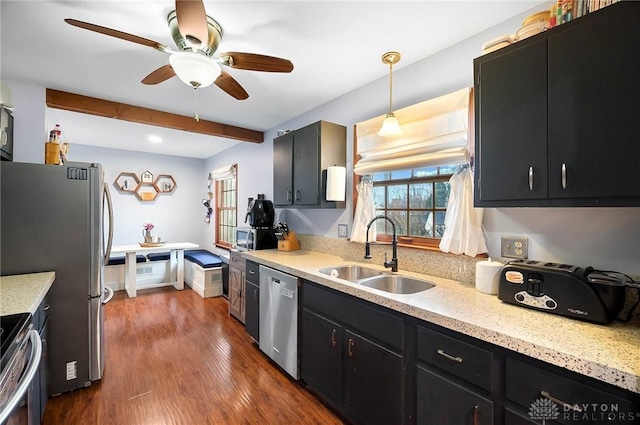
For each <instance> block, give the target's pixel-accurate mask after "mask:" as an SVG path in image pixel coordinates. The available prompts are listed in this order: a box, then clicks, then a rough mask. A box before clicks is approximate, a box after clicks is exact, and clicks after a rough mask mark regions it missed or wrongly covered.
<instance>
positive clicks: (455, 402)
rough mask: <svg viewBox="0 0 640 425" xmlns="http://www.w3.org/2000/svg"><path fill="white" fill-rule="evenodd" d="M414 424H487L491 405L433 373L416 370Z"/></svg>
mask: <svg viewBox="0 0 640 425" xmlns="http://www.w3.org/2000/svg"><path fill="white" fill-rule="evenodd" d="M416 374H417V400H416V401H417V415H416V419H417V423H418V425H428V424H437V425H465V424H468V425H491V424H494V420H493V402H492V401H491V400H488V399H486V398H485V397H482V396H481V395H478V394H476V393H475V392H473V391H472V390H470V389H469V388H465V387H464V386H462V385H459V384H457V383H455V382H453V381H451V380H449V379H447V378H445V377H443V376H441V375H439V374H438V373H436V372H432V371H430V370H428V369H426V368H424V367H422V366H418V367H417V372H416Z"/></svg>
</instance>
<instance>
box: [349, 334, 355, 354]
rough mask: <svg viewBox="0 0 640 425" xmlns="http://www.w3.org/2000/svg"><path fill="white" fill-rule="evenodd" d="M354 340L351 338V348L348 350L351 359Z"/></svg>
mask: <svg viewBox="0 0 640 425" xmlns="http://www.w3.org/2000/svg"><path fill="white" fill-rule="evenodd" d="M353 345H354V343H353V339H351V338H349V348H348V353H349V357H353V350H352V348H353Z"/></svg>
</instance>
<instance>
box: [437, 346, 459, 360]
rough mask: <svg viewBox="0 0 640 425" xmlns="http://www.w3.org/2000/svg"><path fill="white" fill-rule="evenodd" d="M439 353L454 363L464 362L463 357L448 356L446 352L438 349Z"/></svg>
mask: <svg viewBox="0 0 640 425" xmlns="http://www.w3.org/2000/svg"><path fill="white" fill-rule="evenodd" d="M437 353H438V354H440V355H441V356H442V357H444V358H445V359H449V360H451V361H452V362H456V363H462V362H463V360H462V358H461V357H457V356H452V355H451V354H447V353H445V352H444V350H440V349H438V351H437Z"/></svg>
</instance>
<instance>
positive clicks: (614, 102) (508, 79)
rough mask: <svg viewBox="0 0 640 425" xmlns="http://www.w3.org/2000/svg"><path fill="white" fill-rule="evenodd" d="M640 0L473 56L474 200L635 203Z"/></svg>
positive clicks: (639, 188)
mask: <svg viewBox="0 0 640 425" xmlns="http://www.w3.org/2000/svg"><path fill="white" fill-rule="evenodd" d="M639 19H640V2H632V1H631V2H620V3H617V4H614V5H612V6H609V7H606V8H604V9H602V10H600V11H597V12H594V13H592V14H589V15H586V16H584V17H581V18H579V19H576V20H574V21H572V22H569V23H566V24H563V25H561V26H558V27H555V28H552V29H550V30H548V31H546V32H543V33H541V34H538V35H535V36H533V37H530V38H528V39H526V40H523V41H520V42H518V43H516V44H513V45H511V46H509V47H505V48H503V49H500V50H498V51H495V52H493V53H490V54H487V55H484V56H482V57H479V58H476V59H475V60H474V78H475V79H474V82H475V97H474V101H475V119H476V138H475V143H476V146H475V147H476V149H475V153H476V157H475V185H476V186H475V189H476V190H475V195H474V196H475V206H478V207H526V206H541V207H544V206H640V173H637V171H636V170H635V168H636V166H637V157H638V155H637V152H638V147H637V146H638V144H639V143H640V132H639V131H638V124H637V118H636V117H639V116H640V102H638V100H637V99H635V98H634V97H633V96H634V95H637V94H640V78H638V76H637V73H638V69H639V67H640V55H638V54H637V49H638V46H639V45H640V31H638V30H637V22H638V20H639Z"/></svg>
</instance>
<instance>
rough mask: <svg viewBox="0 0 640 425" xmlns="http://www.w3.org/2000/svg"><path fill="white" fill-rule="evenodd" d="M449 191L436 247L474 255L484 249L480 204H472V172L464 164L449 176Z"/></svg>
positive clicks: (445, 250) (444, 250)
mask: <svg viewBox="0 0 640 425" xmlns="http://www.w3.org/2000/svg"><path fill="white" fill-rule="evenodd" d="M449 183H450V184H451V191H450V193H449V203H448V204H447V212H446V215H445V218H444V225H445V230H444V235H442V240H441V241H440V250H441V251H442V252H450V253H453V254H465V255H468V256H470V257H475V256H476V255H478V254H482V253H484V252H487V244H486V242H485V240H484V235H483V232H482V216H483V213H484V210H483V209H482V208H474V207H473V172H472V171H471V169H470V167H466V168H464V169H462V170H461V171H459V172H456V173H455V174H454V175H453V176H451V179H450V180H449Z"/></svg>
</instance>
